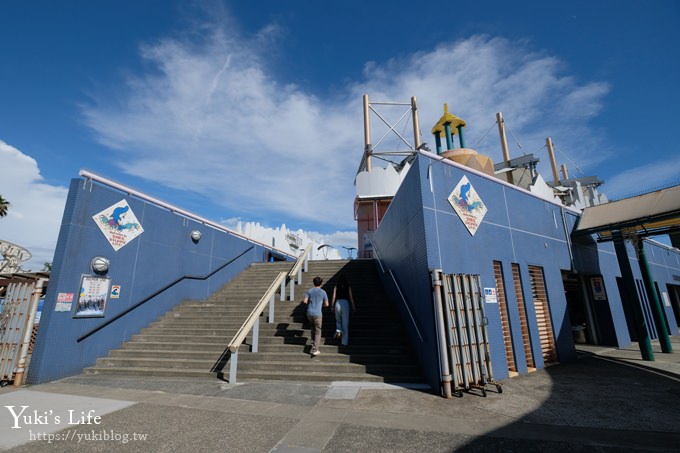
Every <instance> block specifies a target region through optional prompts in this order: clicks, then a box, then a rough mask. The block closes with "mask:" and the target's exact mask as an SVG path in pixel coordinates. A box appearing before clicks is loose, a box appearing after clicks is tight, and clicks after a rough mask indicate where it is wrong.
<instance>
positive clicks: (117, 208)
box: [92, 200, 144, 251]
mask: <svg viewBox="0 0 680 453" xmlns="http://www.w3.org/2000/svg"><path fill="white" fill-rule="evenodd" d="M92 220H94V221H95V223H96V224H97V226H98V227H99V229H100V230H101V232H102V233H104V236H106V239H107V240H108V241H109V244H111V247H113V249H114V250H115V251H118V250H120V249H121V248H122V247H124V246H125V245H127V243H128V242H130V241H131V240H133V239H134V238H136V237H137V236H139V235H140V234H142V233H143V232H144V228H142V225H140V224H139V221H138V220H137V217H136V216H135V213H134V212H132V208H130V205H128V203H127V201H125V200H120V201H119V202H118V203H116V204H114V205H113V206H110V207H108V208H106V209H104V210H103V211H101V212H99V213H97V214H95V215H93V216H92Z"/></svg>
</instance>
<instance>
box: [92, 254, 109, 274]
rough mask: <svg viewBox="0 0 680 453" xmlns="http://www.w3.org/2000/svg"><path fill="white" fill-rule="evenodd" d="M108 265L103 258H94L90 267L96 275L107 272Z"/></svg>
mask: <svg viewBox="0 0 680 453" xmlns="http://www.w3.org/2000/svg"><path fill="white" fill-rule="evenodd" d="M109 264H111V263H110V262H109V260H107V259H106V258H104V257H103V256H95V257H94V258H92V261H91V262H90V266H91V267H92V270H93V271H94V272H95V273H96V274H106V273H107V272H108V271H109Z"/></svg>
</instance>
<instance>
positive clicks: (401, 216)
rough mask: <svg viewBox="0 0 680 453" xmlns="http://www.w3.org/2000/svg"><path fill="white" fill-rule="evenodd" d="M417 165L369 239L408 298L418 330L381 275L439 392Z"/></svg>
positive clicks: (430, 291) (398, 296)
mask: <svg viewBox="0 0 680 453" xmlns="http://www.w3.org/2000/svg"><path fill="white" fill-rule="evenodd" d="M421 165H422V163H421V162H420V160H415V161H414V162H413V166H412V167H411V169H410V170H409V173H408V174H407V175H406V177H405V179H404V181H403V182H402V184H401V186H400V187H399V190H398V191H397V194H396V195H395V197H394V200H393V201H392V203H391V204H390V206H389V208H388V210H387V212H386V213H385V216H384V217H383V219H382V221H381V223H380V226H379V227H378V229H377V230H376V232H375V233H374V236H373V242H374V247H375V250H376V251H377V252H378V254H379V256H380V259H381V260H382V261H383V265H384V267H385V269H386V270H387V269H389V270H391V271H392V273H393V274H394V277H395V279H396V281H397V283H398V285H399V289H400V290H401V292H402V293H403V295H404V298H405V299H406V303H407V304H408V309H409V310H410V312H411V314H412V315H413V318H414V319H415V324H416V325H417V329H418V330H419V331H420V333H421V335H422V337H423V339H422V340H421V338H420V336H419V335H418V334H417V333H416V327H414V325H413V322H412V321H411V317H410V315H409V313H408V311H407V309H406V308H405V306H404V303H403V301H402V300H401V296H400V295H399V293H398V291H397V289H396V288H395V286H394V283H393V282H392V281H391V277H390V276H389V275H388V274H381V275H382V279H383V286H384V287H385V289H386V290H387V291H388V293H389V295H390V297H391V299H392V300H393V301H395V304H396V306H397V308H398V309H399V311H400V312H401V315H402V319H403V320H404V325H405V326H406V329H407V331H408V332H409V335H410V339H411V343H412V345H413V346H414V348H415V350H416V351H417V353H418V357H419V358H420V362H421V365H422V367H423V371H424V372H425V375H426V377H427V380H428V384H429V385H430V386H431V387H432V388H433V389H436V388H439V371H438V370H439V357H438V353H437V348H436V331H435V323H434V305H433V302H432V289H431V284H430V273H429V269H428V258H427V248H428V246H429V244H427V243H426V241H425V224H424V217H423V210H422V198H421V189H420V184H421V180H420V173H421V169H420V167H421Z"/></svg>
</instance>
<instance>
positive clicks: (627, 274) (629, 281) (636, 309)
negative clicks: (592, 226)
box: [612, 231, 654, 362]
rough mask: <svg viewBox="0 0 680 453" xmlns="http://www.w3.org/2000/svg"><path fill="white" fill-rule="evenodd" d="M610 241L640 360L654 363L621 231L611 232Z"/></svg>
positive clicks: (650, 343)
mask: <svg viewBox="0 0 680 453" xmlns="http://www.w3.org/2000/svg"><path fill="white" fill-rule="evenodd" d="M612 239H613V240H614V249H615V250H616V259H617V260H618V261H619V269H620V270H621V278H622V279H623V285H624V287H625V288H626V292H627V293H628V300H629V301H630V304H631V309H632V311H633V322H634V324H635V333H636V334H637V337H638V338H637V339H638V346H639V347H640V353H641V354H642V360H647V361H650V362H651V361H654V351H652V342H651V341H650V339H649V332H648V331H647V326H646V325H645V318H644V316H643V314H642V307H641V306H640V298H639V297H638V293H637V288H636V287H635V278H634V277H633V270H632V269H631V267H630V260H629V259H628V252H627V251H626V242H625V240H624V238H623V234H621V231H612Z"/></svg>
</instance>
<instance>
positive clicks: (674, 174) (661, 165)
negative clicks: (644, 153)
mask: <svg viewBox="0 0 680 453" xmlns="http://www.w3.org/2000/svg"><path fill="white" fill-rule="evenodd" d="M678 175H680V157H676V158H675V160H664V161H662V162H649V163H647V164H645V165H639V166H636V167H634V168H631V169H630V170H627V171H624V172H622V173H619V174H617V175H616V176H614V177H612V178H610V179H607V181H606V182H605V184H604V185H603V186H602V189H603V192H604V193H606V194H607V197H609V198H610V199H614V198H621V197H628V196H632V195H639V194H641V193H645V192H649V191H651V190H655V189H658V188H659V187H661V186H664V185H667V184H677V183H680V176H678Z"/></svg>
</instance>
